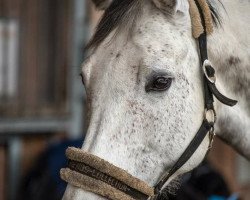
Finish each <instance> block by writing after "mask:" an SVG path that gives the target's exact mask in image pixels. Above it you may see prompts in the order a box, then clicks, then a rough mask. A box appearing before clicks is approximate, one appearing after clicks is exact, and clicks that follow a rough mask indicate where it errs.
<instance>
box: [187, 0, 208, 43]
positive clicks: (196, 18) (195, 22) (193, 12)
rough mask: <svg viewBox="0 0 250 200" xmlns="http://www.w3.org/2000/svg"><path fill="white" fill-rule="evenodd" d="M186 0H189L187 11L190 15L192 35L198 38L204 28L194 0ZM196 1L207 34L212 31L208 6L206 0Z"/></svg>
mask: <svg viewBox="0 0 250 200" xmlns="http://www.w3.org/2000/svg"><path fill="white" fill-rule="evenodd" d="M188 1H189V13H190V17H191V23H192V31H193V37H194V38H198V37H199V36H200V35H201V34H202V33H203V32H204V28H203V26H202V22H201V18H200V13H199V10H198V7H197V5H196V3H195V1H194V0H188ZM197 1H198V3H199V5H200V7H201V9H202V12H203V15H204V20H205V23H206V33H207V34H208V35H209V34H211V33H213V20H212V14H211V11H210V8H209V6H208V4H207V2H206V0H197Z"/></svg>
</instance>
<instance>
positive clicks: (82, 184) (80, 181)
mask: <svg viewBox="0 0 250 200" xmlns="http://www.w3.org/2000/svg"><path fill="white" fill-rule="evenodd" d="M60 174H61V178H62V179H63V180H64V181H66V182H68V183H70V184H72V185H73V186H75V187H79V188H82V189H83V190H86V191H89V192H93V193H95V194H98V195H101V196H103V197H106V198H108V199H112V200H135V199H134V198H132V197H130V196H128V195H126V194H125V193H123V192H121V191H120V190H117V189H115V188H114V187H112V186H110V185H108V184H106V183H104V182H102V181H99V180H96V179H94V178H91V177H89V176H85V175H83V174H80V173H78V172H75V171H72V170H70V169H69V168H65V169H61V171H60Z"/></svg>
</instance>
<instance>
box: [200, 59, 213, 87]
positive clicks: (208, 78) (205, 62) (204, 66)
mask: <svg viewBox="0 0 250 200" xmlns="http://www.w3.org/2000/svg"><path fill="white" fill-rule="evenodd" d="M207 66H211V67H213V65H212V63H211V62H210V61H209V60H205V61H204V63H203V65H202V68H203V72H204V74H205V76H206V78H207V80H209V81H210V82H211V83H215V82H216V77H215V76H213V77H209V76H208V74H207V69H206V67H207Z"/></svg>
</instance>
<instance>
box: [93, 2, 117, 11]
mask: <svg viewBox="0 0 250 200" xmlns="http://www.w3.org/2000/svg"><path fill="white" fill-rule="evenodd" d="M92 1H93V3H94V4H95V6H96V8H97V9H99V10H106V9H107V8H108V7H109V5H110V4H111V3H112V0H92Z"/></svg>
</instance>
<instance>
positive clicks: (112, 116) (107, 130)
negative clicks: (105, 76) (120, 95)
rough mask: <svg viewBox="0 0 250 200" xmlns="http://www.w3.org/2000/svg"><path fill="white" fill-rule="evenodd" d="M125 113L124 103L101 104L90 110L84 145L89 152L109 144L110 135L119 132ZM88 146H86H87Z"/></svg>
mask: <svg viewBox="0 0 250 200" xmlns="http://www.w3.org/2000/svg"><path fill="white" fill-rule="evenodd" d="M125 113H126V108H125V105H124V103H122V102H118V101H112V102H106V101H105V102H103V104H102V105H99V106H98V107H96V108H92V110H91V118H90V120H89V126H88V131H87V135H86V139H85V143H86V145H84V146H85V147H86V148H87V149H85V150H88V151H90V152H92V151H95V150H94V149H98V148H99V147H100V146H102V147H103V146H105V145H107V144H109V141H110V140H111V137H112V135H114V134H115V132H117V131H119V130H118V129H119V127H120V126H121V123H122V120H124V118H125V117H126V116H125ZM87 145H88V146H87Z"/></svg>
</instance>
